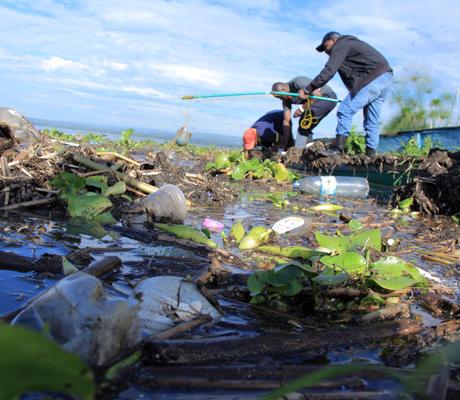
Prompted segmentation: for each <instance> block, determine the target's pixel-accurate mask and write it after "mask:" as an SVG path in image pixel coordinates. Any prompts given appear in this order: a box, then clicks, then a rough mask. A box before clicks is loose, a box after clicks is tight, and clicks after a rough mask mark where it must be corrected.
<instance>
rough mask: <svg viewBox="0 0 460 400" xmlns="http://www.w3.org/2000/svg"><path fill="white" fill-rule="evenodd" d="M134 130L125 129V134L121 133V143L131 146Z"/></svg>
mask: <svg viewBox="0 0 460 400" xmlns="http://www.w3.org/2000/svg"><path fill="white" fill-rule="evenodd" d="M133 133H134V129H125V130H124V131H123V132H121V135H120V141H121V142H122V144H125V145H127V144H129V143H130V141H131V136H133Z"/></svg>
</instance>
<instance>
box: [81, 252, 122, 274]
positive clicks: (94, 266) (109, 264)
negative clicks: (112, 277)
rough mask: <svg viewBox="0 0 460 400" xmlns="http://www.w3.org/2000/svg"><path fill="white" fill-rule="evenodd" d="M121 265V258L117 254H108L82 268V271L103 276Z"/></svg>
mask: <svg viewBox="0 0 460 400" xmlns="http://www.w3.org/2000/svg"><path fill="white" fill-rule="evenodd" d="M120 267H121V260H120V258H118V257H115V256H106V257H104V258H102V259H100V260H98V261H95V262H92V263H91V264H90V265H88V266H87V267H86V268H84V269H82V271H83V272H86V273H87V274H90V275H93V276H101V275H104V274H106V273H107V272H109V271H112V270H113V269H115V268H120Z"/></svg>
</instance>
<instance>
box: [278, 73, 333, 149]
mask: <svg viewBox="0 0 460 400" xmlns="http://www.w3.org/2000/svg"><path fill="white" fill-rule="evenodd" d="M310 82H311V79H309V78H307V77H305V76H298V77H296V78H294V79H291V80H290V81H289V82H286V83H284V82H276V83H274V84H273V85H272V92H286V93H298V92H299V90H301V89H305V87H306V86H308V85H309V84H310ZM311 94H313V95H315V96H321V97H328V98H331V99H337V95H336V94H335V92H334V91H333V90H332V89H331V88H330V87H329V86H327V85H325V86H323V87H320V88H315V90H313V91H312V92H311ZM274 96H275V97H277V98H279V99H281V100H282V101H283V112H284V119H283V132H282V133H283V140H287V139H286V138H289V135H290V134H291V128H292V122H291V112H292V111H291V110H292V105H293V104H299V105H300V107H299V108H298V109H297V110H296V111H295V113H294V118H298V117H300V119H299V128H298V130H297V132H298V136H297V138H296V143H295V144H296V147H305V144H306V143H308V142H310V141H311V140H312V138H313V129H314V128H316V126H318V124H319V123H320V122H321V120H322V119H323V118H324V117H325V116H326V115H327V114H329V113H330V112H331V111H332V109H333V108H334V107H335V105H336V102H334V101H327V100H313V99H312V100H310V104H311V116H310V117H308V116H307V114H308V111H309V110H306V107H307V101H306V97H305V98H303V99H302V98H300V97H299V96H295V97H294V96H285V95H274ZM305 111H307V113H305ZM305 117H307V118H305ZM310 118H311V119H310ZM302 126H305V128H302ZM283 143H285V144H286V143H287V142H283Z"/></svg>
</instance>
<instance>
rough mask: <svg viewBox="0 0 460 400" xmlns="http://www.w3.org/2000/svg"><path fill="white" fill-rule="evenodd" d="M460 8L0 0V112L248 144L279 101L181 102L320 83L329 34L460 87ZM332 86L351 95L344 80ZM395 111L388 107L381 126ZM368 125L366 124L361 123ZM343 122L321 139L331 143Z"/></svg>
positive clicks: (274, 0)
mask: <svg viewBox="0 0 460 400" xmlns="http://www.w3.org/2000/svg"><path fill="white" fill-rule="evenodd" d="M459 20H460V5H459V3H458V0H439V1H437V2H435V1H432V0H430V1H427V0H419V1H413V0H406V1H405V2H402V1H397V0H385V1H380V0H347V1H341V0H335V1H329V0H322V1H316V0H313V1H294V0H291V1H287V0H234V1H230V0H229V1H223V0H222V1H220V0H214V1H204V0H189V1H178V0H170V1H166V0H154V1H149V0H129V1H126V0H123V1H122V0H120V1H119V0H113V1H112V0H88V1H87V0H63V1H52V0H33V1H28V0H17V1H8V0H0V30H1V38H2V40H1V41H0V85H1V88H2V95H1V97H2V101H1V103H0V106H6V107H12V108H16V109H17V110H19V111H20V112H21V113H23V114H24V115H25V116H27V117H30V118H45V119H53V120H61V121H72V122H79V123H88V124H93V123H94V124H103V125H115V126H120V127H125V128H128V127H131V126H135V127H146V128H149V129H152V130H155V129H162V130H164V129H166V130H170V131H175V130H176V129H177V128H178V127H180V126H181V125H182V124H184V122H187V124H188V126H189V129H190V130H191V131H192V132H193V131H199V132H210V133H216V134H225V135H236V136H238V135H241V134H242V132H243V130H244V129H245V128H246V127H248V126H250V125H251V124H252V123H253V122H254V121H255V120H256V119H257V118H258V117H259V116H261V115H262V114H264V113H265V112H266V111H269V110H272V109H276V108H279V107H280V102H279V100H276V99H274V98H272V97H270V96H258V97H241V98H227V99H216V100H202V101H193V102H184V101H182V100H180V97H181V96H183V95H190V94H208V93H225V92H240V91H267V90H270V88H271V84H272V83H273V82H275V81H287V80H289V79H291V78H293V77H295V76H298V75H306V76H309V77H314V76H315V75H316V74H317V73H318V72H319V71H320V70H321V68H322V67H323V65H324V63H325V62H326V60H327V56H326V55H325V54H323V53H322V54H320V53H317V52H316V51H315V46H316V45H317V44H318V43H319V41H320V40H321V37H322V36H323V35H324V33H326V32H327V31H330V30H336V31H339V32H341V33H346V34H353V35H356V36H358V37H359V38H361V39H363V40H365V41H367V42H369V43H370V44H372V45H373V46H374V47H376V48H377V49H378V50H379V51H380V52H382V53H383V54H384V55H385V56H386V57H387V59H388V60H389V61H390V64H391V65H392V66H393V67H394V69H395V74H396V77H398V74H400V73H401V72H402V71H403V69H404V68H419V67H422V68H425V70H428V71H430V72H431V73H432V75H433V77H434V78H435V79H436V83H437V86H439V87H440V88H443V89H444V88H445V89H448V90H450V91H451V92H455V91H456V90H458V89H459V88H460V79H459V78H460V57H459V53H460V42H459V38H460V24H458V23H457V22H458V21H459ZM330 85H331V86H332V87H333V88H334V89H335V90H336V92H337V93H338V95H339V98H342V97H344V96H345V95H346V91H345V89H344V87H343V85H342V83H341V81H340V79H339V78H338V77H335V78H334V79H333V80H332V81H331V83H330ZM391 112H392V109H391V107H390V105H389V104H386V105H385V109H384V112H383V117H384V118H388V116H389V115H390V114H391ZM356 123H357V124H359V123H360V121H359V119H356ZM334 128H335V112H332V113H331V115H330V116H328V118H327V119H326V120H325V121H324V122H323V123H322V124H321V126H319V127H318V128H317V130H316V132H317V136H331V135H332V134H333V133H334Z"/></svg>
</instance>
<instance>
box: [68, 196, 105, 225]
mask: <svg viewBox="0 0 460 400" xmlns="http://www.w3.org/2000/svg"><path fill="white" fill-rule="evenodd" d="M111 206H112V202H111V201H110V200H109V199H108V198H107V197H105V196H103V195H101V194H95V195H92V196H75V195H73V196H70V197H69V206H68V208H67V212H68V213H69V215H70V217H71V218H75V217H84V218H89V219H92V218H94V217H95V216H96V215H98V214H102V213H103V212H104V211H106V210H107V209H108V208H110V207H111Z"/></svg>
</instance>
